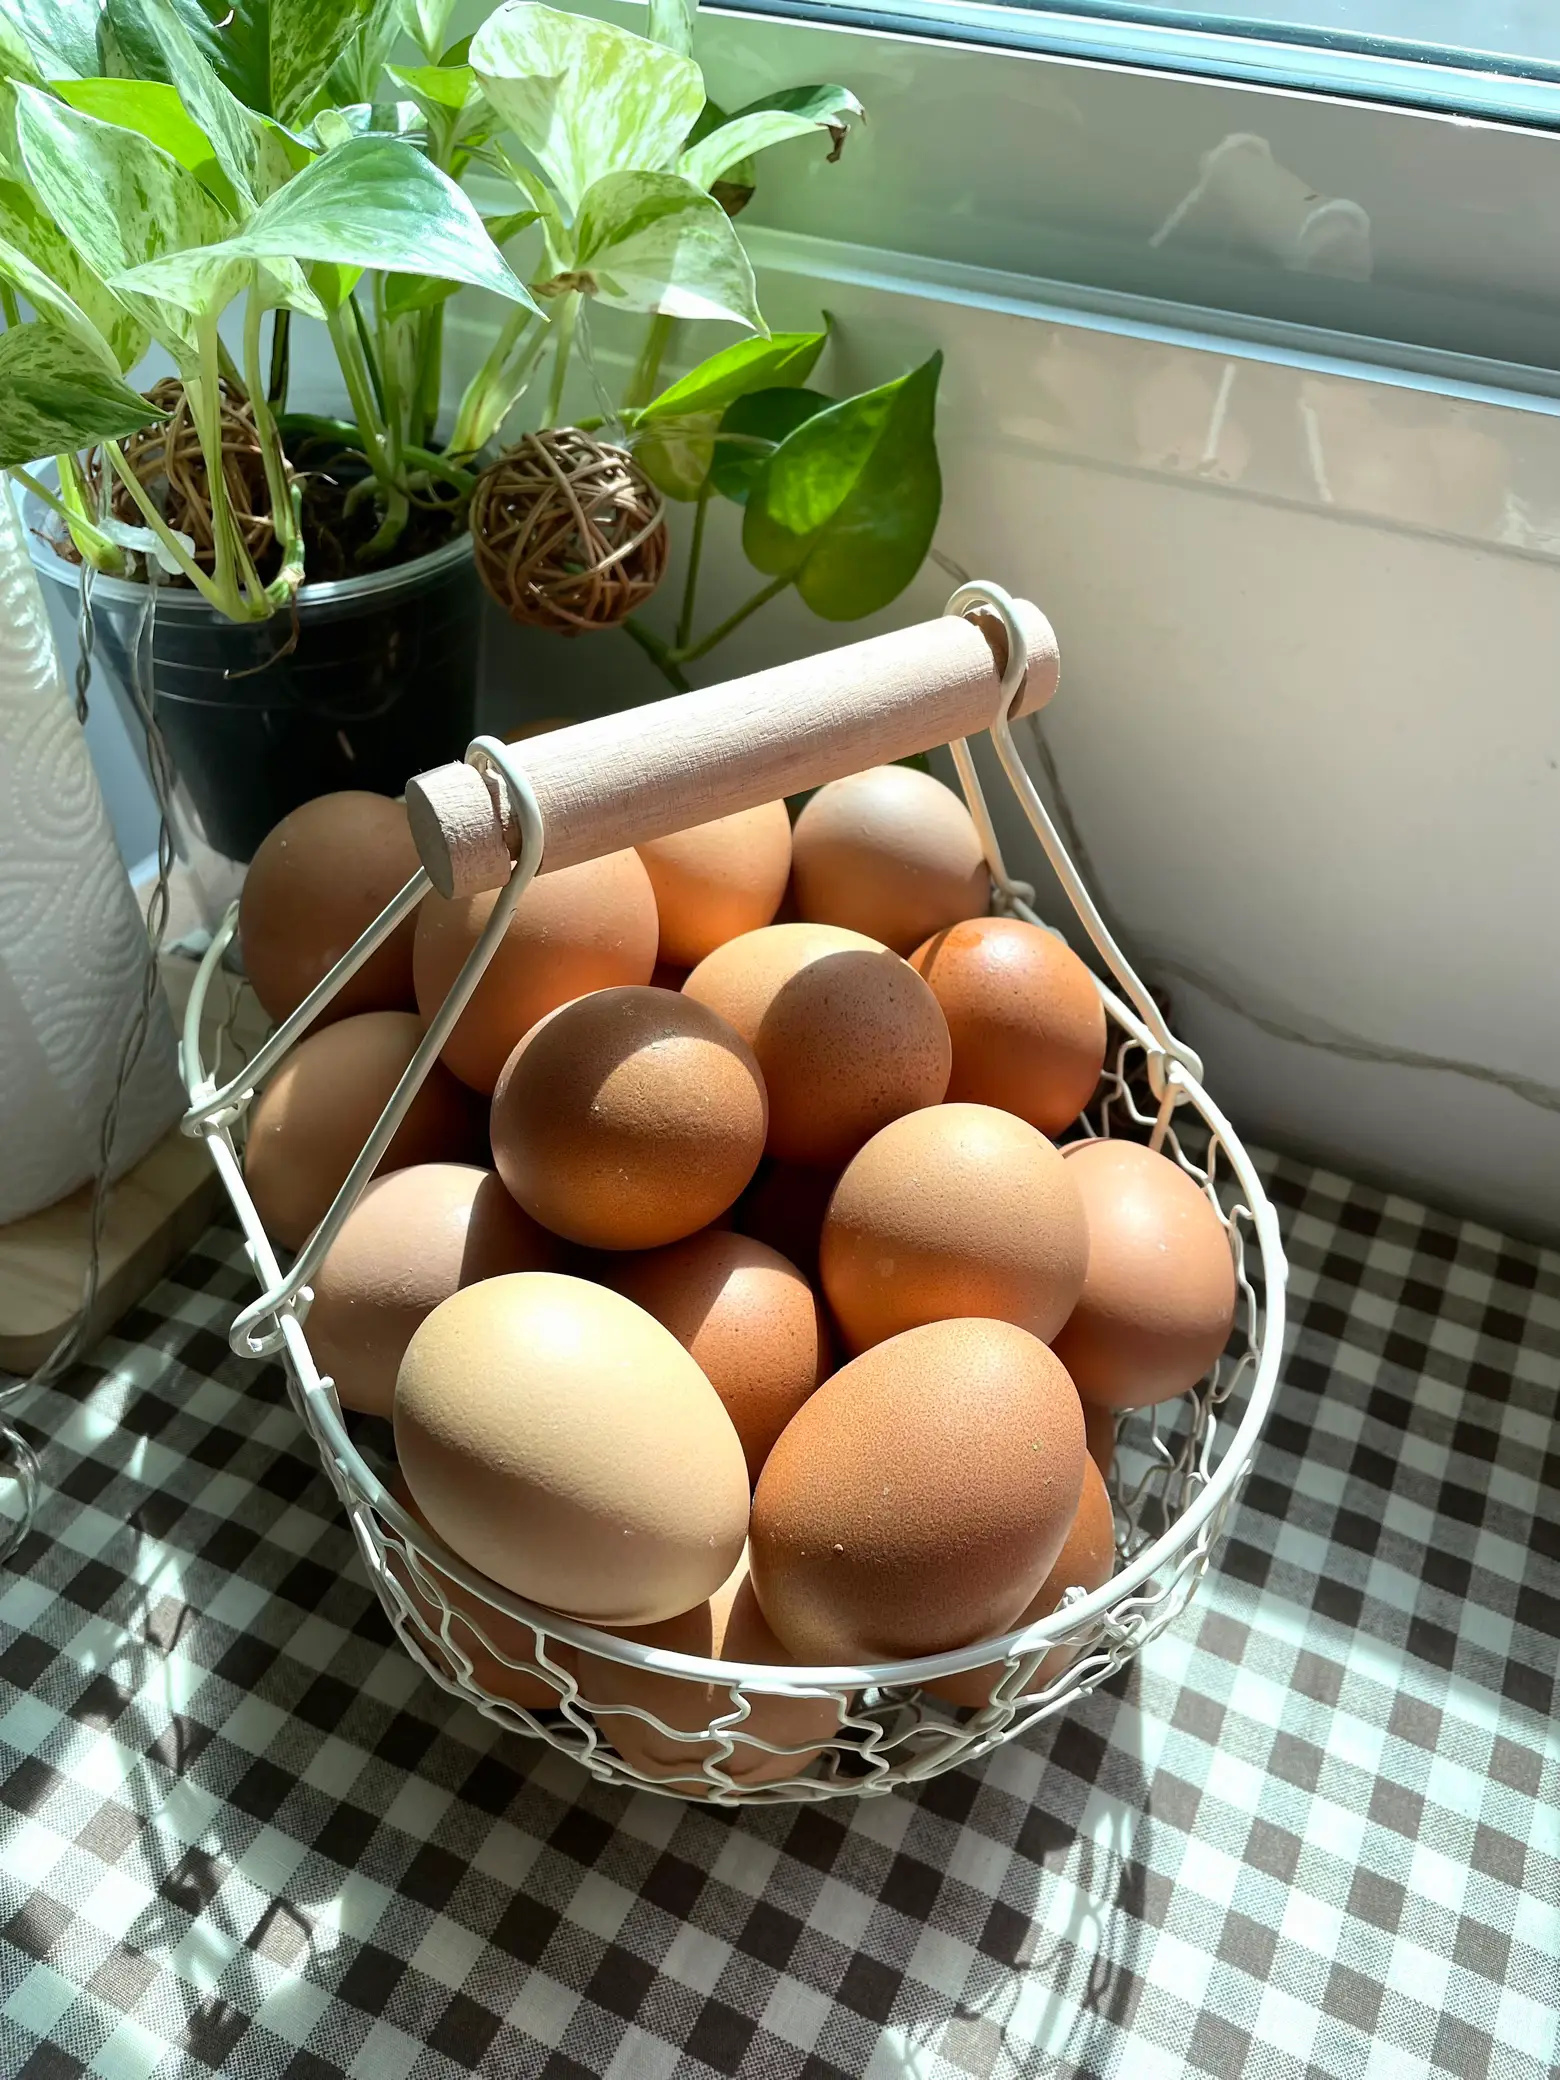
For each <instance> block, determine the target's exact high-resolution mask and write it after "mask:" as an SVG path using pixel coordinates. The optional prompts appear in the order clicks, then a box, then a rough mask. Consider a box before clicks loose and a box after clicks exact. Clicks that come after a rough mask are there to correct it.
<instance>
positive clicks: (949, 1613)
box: [750, 1321, 1085, 1665]
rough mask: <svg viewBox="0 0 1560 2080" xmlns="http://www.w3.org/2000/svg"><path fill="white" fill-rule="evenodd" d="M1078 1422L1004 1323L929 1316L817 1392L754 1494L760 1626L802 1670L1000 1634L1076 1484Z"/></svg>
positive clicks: (1030, 1341) (1031, 1340)
mask: <svg viewBox="0 0 1560 2080" xmlns="http://www.w3.org/2000/svg"><path fill="white" fill-rule="evenodd" d="M1084 1456H1085V1454H1084V1444H1083V1411H1082V1409H1081V1408H1080V1407H1079V1405H1078V1396H1077V1394H1076V1393H1075V1392H1074V1391H1073V1385H1072V1381H1071V1380H1070V1379H1069V1378H1068V1377H1067V1374H1066V1372H1065V1371H1064V1370H1063V1369H1062V1367H1061V1365H1060V1364H1059V1363H1058V1362H1057V1360H1056V1359H1055V1358H1054V1357H1053V1356H1052V1354H1051V1352H1050V1351H1048V1350H1047V1349H1046V1347H1045V1345H1044V1344H1043V1343H1041V1342H1039V1341H1038V1340H1037V1339H1036V1338H1035V1337H1033V1336H1031V1335H1029V1334H1028V1332H1027V1331H1025V1330H1023V1329H1017V1328H1014V1326H1013V1325H1012V1323H1010V1322H998V1321H955V1322H932V1323H929V1324H928V1325H927V1326H926V1327H925V1328H921V1329H911V1330H908V1331H907V1332H906V1333H905V1334H904V1335H903V1336H896V1337H893V1338H892V1339H891V1340H890V1341H889V1342H887V1343H880V1344H879V1345H878V1346H877V1347H876V1349H874V1350H870V1351H868V1352H866V1353H865V1355H864V1356H862V1357H859V1358H855V1359H853V1360H852V1361H851V1363H850V1364H848V1365H846V1366H845V1367H844V1368H843V1369H842V1370H841V1371H839V1372H836V1373H835V1374H834V1376H833V1378H832V1379H827V1380H825V1381H824V1383H823V1385H822V1386H821V1387H820V1388H819V1389H818V1391H817V1393H816V1394H814V1395H813V1396H812V1398H811V1400H809V1401H806V1402H804V1403H803V1405H802V1407H801V1409H800V1410H799V1411H798V1412H797V1414H796V1415H795V1416H794V1417H793V1418H792V1419H791V1421H790V1423H789V1424H787V1426H786V1428H785V1430H784V1431H783V1432H782V1433H781V1436H780V1440H779V1442H778V1443H777V1444H776V1446H775V1448H774V1450H773V1451H772V1452H771V1453H770V1455H769V1458H768V1461H767V1462H766V1464H765V1466H764V1471H763V1473H762V1474H761V1475H760V1477H759V1483H758V1492H757V1494H756V1495H755V1496H754V1498H753V1523H752V1532H751V1542H750V1558H751V1565H752V1570H753V1586H754V1588H755V1589H756V1591H757V1592H758V1600H759V1603H760V1605H761V1606H762V1608H763V1612H764V1616H765V1617H766V1618H767V1619H768V1620H769V1622H770V1624H771V1625H772V1626H773V1627H774V1629H775V1632H776V1634H777V1635H778V1636H779V1638H780V1639H781V1640H782V1641H783V1642H784V1643H785V1645H786V1646H787V1647H788V1648H789V1649H790V1651H791V1653H792V1654H794V1655H795V1657H796V1659H797V1660H798V1661H799V1662H801V1663H803V1664H811V1665H817V1664H820V1663H826V1664H829V1665H837V1664H839V1663H844V1662H860V1661H895V1660H908V1659H912V1658H914V1657H916V1656H919V1655H922V1654H940V1653H943V1652H944V1651H946V1650H947V1649H948V1648H950V1647H962V1646H967V1645H968V1644H969V1643H970V1641H972V1640H977V1639H988V1638H991V1637H992V1636H994V1635H995V1634H998V1633H1001V1632H1004V1631H1007V1630H1008V1629H1010V1628H1011V1626H1012V1625H1013V1624H1014V1622H1015V1621H1016V1619H1017V1617H1018V1614H1019V1612H1020V1611H1022V1610H1023V1609H1025V1607H1026V1606H1027V1605H1028V1604H1029V1602H1030V1601H1031V1600H1032V1598H1033V1597H1034V1596H1035V1594H1036V1592H1037V1591H1038V1589H1039V1587H1040V1584H1041V1583H1042V1582H1043V1581H1044V1580H1045V1578H1046V1576H1047V1575H1048V1574H1049V1573H1050V1571H1051V1568H1052V1567H1053V1566H1054V1565H1055V1562H1056V1558H1057V1555H1058V1554H1059V1553H1060V1552H1061V1549H1062V1545H1063V1542H1064V1540H1065V1539H1066V1537H1067V1532H1068V1528H1069V1526H1070V1525H1071V1523H1072V1521H1073V1517H1074V1515H1075V1514H1076V1512H1077V1508H1078V1498H1079V1494H1080V1492H1081V1489H1082V1484H1083V1463H1084Z"/></svg>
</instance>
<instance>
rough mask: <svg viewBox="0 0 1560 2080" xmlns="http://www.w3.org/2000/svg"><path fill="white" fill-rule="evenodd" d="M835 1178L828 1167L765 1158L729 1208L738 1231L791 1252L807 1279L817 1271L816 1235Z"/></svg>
mask: <svg viewBox="0 0 1560 2080" xmlns="http://www.w3.org/2000/svg"><path fill="white" fill-rule="evenodd" d="M836 1182H837V1179H836V1177H835V1173H834V1172H833V1171H832V1170H808V1169H805V1168H804V1167H803V1166H802V1165H801V1164H799V1163H775V1162H771V1161H770V1160H769V1158H768V1157H765V1159H764V1161H763V1162H762V1163H760V1164H759V1166H758V1175H757V1176H756V1177H755V1178H754V1179H753V1182H752V1183H751V1184H750V1185H749V1186H748V1188H747V1190H746V1191H745V1192H744V1193H743V1194H742V1197H741V1198H740V1199H739V1200H738V1201H737V1203H736V1205H735V1206H734V1207H733V1208H732V1220H731V1224H732V1226H733V1227H734V1228H735V1229H736V1230H737V1233H738V1234H739V1235H751V1236H752V1237H753V1238H754V1240H755V1241H758V1242H767V1243H768V1244H769V1247H770V1248H771V1249H777V1250H778V1251H779V1252H780V1254H781V1256H782V1257H789V1258H790V1260H791V1262H792V1263H793V1264H794V1265H795V1266H796V1268H797V1270H798V1271H800V1272H801V1273H802V1275H803V1276H804V1277H805V1278H809V1279H814V1280H816V1278H817V1276H818V1238H819V1236H820V1235H821V1234H822V1233H823V1217H824V1215H825V1214H826V1213H827V1212H828V1210H829V1200H830V1198H831V1197H832V1196H833V1193H834V1187H835V1184H836Z"/></svg>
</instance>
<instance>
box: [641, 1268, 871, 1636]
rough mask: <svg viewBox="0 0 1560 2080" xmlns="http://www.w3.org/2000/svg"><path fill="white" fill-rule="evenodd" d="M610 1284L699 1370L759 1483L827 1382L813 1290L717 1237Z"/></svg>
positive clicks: (827, 1359)
mask: <svg viewBox="0 0 1560 2080" xmlns="http://www.w3.org/2000/svg"><path fill="white" fill-rule="evenodd" d="M612 1283H613V1285H614V1286H615V1287H616V1288H617V1290H618V1291H619V1292H620V1293H623V1294H625V1295H626V1296H627V1297H628V1298H629V1299H630V1300H632V1301H634V1302H635V1304H636V1305H638V1306H640V1307H642V1308H644V1310H645V1312H646V1313H647V1314H653V1315H654V1316H655V1318H656V1320H657V1321H658V1322H660V1323H661V1324H662V1325H663V1326H664V1327H665V1328H668V1329H670V1330H671V1332H672V1334H673V1335H674V1336H675V1337H676V1338H677V1341H678V1342H679V1343H680V1344H681V1345H682V1346H683V1349H684V1350H686V1351H687V1352H688V1354H689V1356H690V1357H691V1358H692V1359H693V1360H694V1362H695V1363H696V1364H697V1366H698V1368H699V1370H700V1371H701V1372H702V1373H703V1374H704V1376H705V1378H706V1379H707V1380H708V1381H709V1383H710V1385H711V1386H712V1387H713V1388H714V1389H715V1391H716V1393H717V1394H718V1395H719V1396H720V1398H721V1404H722V1406H723V1407H724V1409H725V1411H726V1413H727V1415H728V1416H730V1418H731V1420H732V1422H733V1423H734V1424H735V1425H736V1431H737V1435H738V1437H740V1438H741V1440H742V1449H743V1451H744V1452H745V1454H746V1455H747V1468H748V1478H749V1480H751V1481H756V1480H757V1479H758V1476H759V1472H760V1470H761V1468H762V1467H763V1464H764V1461H765V1460H766V1459H767V1458H768V1456H769V1453H770V1450H771V1448H772V1447H773V1445H774V1442H775V1439H776V1438H777V1437H778V1436H779V1435H780V1432H781V1431H782V1430H783V1429H784V1428H785V1426H786V1424H787V1423H788V1422H789V1421H790V1420H791V1418H792V1416H794V1415H795V1413H796V1411H797V1410H798V1409H799V1408H800V1407H801V1405H802V1403H803V1402H804V1401H805V1400H806V1399H807V1397H808V1395H809V1394H811V1393H812V1392H814V1390H815V1389H816V1388H817V1387H818V1386H819V1384H820V1383H821V1382H822V1381H823V1380H824V1379H826V1378H827V1376H828V1373H829V1368H830V1364H831V1358H832V1354H831V1352H830V1348H829V1330H828V1324H827V1322H826V1321H825V1319H824V1314H823V1309H822V1308H821V1307H820V1306H819V1304H818V1301H817V1297H816V1295H815V1294H814V1292H813V1289H812V1287H811V1286H810V1285H809V1284H808V1283H807V1281H806V1279H805V1278H803V1276H802V1274H801V1272H800V1271H798V1270H797V1268H796V1266H795V1265H794V1264H792V1263H789V1262H788V1261H787V1260H786V1259H785V1258H784V1257H783V1256H781V1255H780V1253H779V1251H778V1250H772V1249H770V1248H769V1247H768V1245H767V1244H766V1243H762V1242H755V1241H754V1240H753V1239H752V1238H751V1237H750V1236H747V1235H735V1234H732V1233H730V1232H729V1231H723V1230H721V1229H717V1228H706V1229H705V1230H704V1232H703V1233H702V1234H700V1235H690V1236H689V1237H688V1239H687V1241H685V1242H674V1243H673V1244H672V1245H671V1246H670V1247H669V1248H667V1249H657V1250H649V1251H647V1252H646V1253H645V1254H644V1255H642V1256H631V1257H626V1258H623V1259H620V1260H619V1261H618V1264H617V1265H616V1266H615V1268H614V1275H613V1277H612ZM739 1658H740V1657H739Z"/></svg>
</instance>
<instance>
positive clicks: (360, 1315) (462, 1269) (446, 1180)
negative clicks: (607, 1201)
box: [308, 1163, 562, 1416]
mask: <svg viewBox="0 0 1560 2080" xmlns="http://www.w3.org/2000/svg"><path fill="white" fill-rule="evenodd" d="M561 1259H562V1245H561V1243H560V1242H559V1241H558V1238H557V1236H556V1235H551V1234H549V1233H548V1231H547V1230H546V1229H545V1228H543V1227H540V1226H538V1224H537V1223H536V1222H535V1221H533V1220H532V1219H531V1216H530V1215H529V1214H528V1213H526V1212H524V1211H523V1209H522V1208H520V1207H519V1206H517V1205H516V1204H515V1202H514V1200H513V1199H512V1198H511V1197H510V1195H509V1193H508V1192H506V1191H505V1189H504V1186H503V1182H502V1180H501V1179H500V1178H499V1177H497V1176H496V1175H495V1174H494V1172H493V1171H491V1170H481V1169H478V1168H477V1166H476V1165H475V1164H473V1163H418V1164H416V1165H414V1167H413V1168H411V1169H409V1170H392V1171H390V1172H388V1173H387V1174H386V1175H385V1176H383V1177H376V1178H374V1179H372V1180H371V1181H370V1183H369V1186H368V1189H367V1191H365V1192H364V1194H363V1196H362V1198H361V1199H360V1200H359V1201H358V1203H357V1205H356V1206H354V1207H353V1209H352V1211H351V1213H350V1214H349V1215H348V1216H347V1223H346V1226H345V1227H344V1228H343V1229H342V1231H341V1233H340V1234H339V1235H338V1236H337V1237H336V1239H335V1241H334V1242H333V1243H332V1244H331V1246H330V1251H329V1253H328V1255H327V1256H326V1258H325V1261H324V1263H323V1264H322V1265H321V1266H320V1268H319V1270H318V1271H317V1272H316V1273H315V1274H314V1278H313V1280H312V1284H313V1287H314V1302H313V1305H312V1306H311V1307H310V1309H309V1315H308V1333H309V1348H310V1349H311V1350H312V1351H313V1353H314V1358H315V1362H316V1364H317V1365H318V1366H319V1368H320V1370H321V1372H327V1373H329V1374H330V1376H331V1378H332V1379H334V1381H335V1382H336V1392H337V1394H338V1395H339V1397H340V1399H341V1402H342V1405H343V1406H344V1407H346V1408H355V1409H358V1410H360V1411H361V1412H362V1413H363V1414H364V1415H371V1416H388V1415H389V1413H390V1406H391V1402H392V1400H393V1399H394V1396H395V1375H396V1371H397V1368H398V1367H399V1365H400V1363H401V1360H402V1358H403V1357H404V1356H405V1354H406V1346H407V1344H408V1343H410V1341H411V1339H412V1332H413V1331H414V1330H415V1329H416V1328H417V1327H418V1326H419V1324H420V1323H421V1322H423V1321H424V1320H425V1319H426V1318H427V1316H428V1315H430V1314H431V1313H432V1312H433V1310H434V1309H435V1308H436V1307H437V1306H438V1305H439V1302H440V1301H441V1300H448V1298H449V1297H450V1295H451V1293H454V1292H458V1291H459V1289H460V1288H461V1287H462V1286H470V1285H475V1284H476V1282H477V1280H478V1279H481V1278H497V1277H498V1276H499V1275H500V1274H501V1273H502V1272H505V1271H556V1270H560V1269H562V1262H561Z"/></svg>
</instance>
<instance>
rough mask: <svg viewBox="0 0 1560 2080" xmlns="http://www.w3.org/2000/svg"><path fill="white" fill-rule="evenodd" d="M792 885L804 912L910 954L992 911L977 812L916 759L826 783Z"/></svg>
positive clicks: (802, 820)
mask: <svg viewBox="0 0 1560 2080" xmlns="http://www.w3.org/2000/svg"><path fill="white" fill-rule="evenodd" d="M791 844H792V855H793V862H794V864H793V867H792V875H791V886H792V888H793V889H794V890H795V892H796V906H797V909H798V911H799V912H800V914H801V915H802V916H803V917H806V918H811V919H812V920H813V921H814V922H816V923H818V924H837V925H843V926H844V927H845V928H846V930H848V931H852V932H865V933H866V935H867V936H868V938H870V939H879V940H881V941H882V943H883V944H884V945H885V946H891V947H892V948H893V949H894V951H895V952H896V953H909V952H911V951H912V949H913V948H915V947H917V946H919V945H920V944H921V941H922V940H923V939H929V938H930V937H931V935H932V933H933V932H940V931H941V930H942V929H943V927H944V926H945V925H950V924H957V923H958V922H959V920H960V919H961V918H965V917H982V916H984V915H985V913H986V911H987V909H988V908H989V907H990V904H991V877H990V874H989V873H988V871H987V867H986V859H985V854H984V853H983V852H982V851H981V844H980V836H979V834H978V832H977V831H976V829H975V825H974V822H973V821H972V819H971V817H970V812H969V810H968V809H966V808H965V806H964V804H963V802H962V801H961V800H960V798H959V797H958V795H956V794H955V793H953V791H952V789H951V788H947V787H944V786H943V784H942V782H941V781H940V780H934V779H933V778H932V776H931V774H930V773H918V772H916V771H915V770H914V768H913V767H910V766H873V767H872V769H871V770H870V771H869V772H865V773H853V774H852V775H851V777H850V778H849V779H848V780H831V781H830V782H829V784H828V786H827V787H820V788H819V790H818V792H817V793H816V794H815V795H814V796H813V798H812V800H811V801H810V802H809V803H808V804H807V806H806V808H805V809H803V811H802V813H801V815H800V816H798V817H797V819H796V829H795V831H794V832H793V833H792V838H791Z"/></svg>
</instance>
